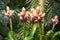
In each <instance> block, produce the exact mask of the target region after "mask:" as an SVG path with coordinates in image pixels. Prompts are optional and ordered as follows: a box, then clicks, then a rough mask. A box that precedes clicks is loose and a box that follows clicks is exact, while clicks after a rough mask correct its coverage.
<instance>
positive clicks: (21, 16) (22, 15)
mask: <svg viewBox="0 0 60 40" xmlns="http://www.w3.org/2000/svg"><path fill="white" fill-rule="evenodd" d="M18 16H19V18H20V20H21V21H23V22H25V21H26V19H27V16H28V14H27V12H26V9H25V8H24V7H23V8H22V12H21V13H19V14H18Z"/></svg>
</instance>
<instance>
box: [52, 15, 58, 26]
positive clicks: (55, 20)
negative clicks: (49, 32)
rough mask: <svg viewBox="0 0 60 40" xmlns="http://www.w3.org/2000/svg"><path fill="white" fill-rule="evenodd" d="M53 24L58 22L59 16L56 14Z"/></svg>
mask: <svg viewBox="0 0 60 40" xmlns="http://www.w3.org/2000/svg"><path fill="white" fill-rule="evenodd" d="M52 22H53V24H55V25H56V24H58V16H57V15H56V16H55V17H54V18H52Z"/></svg>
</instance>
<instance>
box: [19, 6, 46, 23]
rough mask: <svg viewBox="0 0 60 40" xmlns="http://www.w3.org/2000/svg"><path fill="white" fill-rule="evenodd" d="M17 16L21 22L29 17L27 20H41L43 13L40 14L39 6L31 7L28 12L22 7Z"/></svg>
mask: <svg viewBox="0 0 60 40" xmlns="http://www.w3.org/2000/svg"><path fill="white" fill-rule="evenodd" d="M18 16H19V18H20V20H22V21H23V22H24V21H26V19H27V18H29V20H30V21H31V22H33V23H34V22H38V21H41V20H42V19H43V18H44V16H45V13H43V14H42V12H40V8H39V7H37V8H36V9H34V8H31V9H30V11H29V12H27V11H26V9H25V8H24V7H23V8H22V12H21V13H19V14H18Z"/></svg>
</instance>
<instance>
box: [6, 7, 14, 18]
mask: <svg viewBox="0 0 60 40" xmlns="http://www.w3.org/2000/svg"><path fill="white" fill-rule="evenodd" d="M6 11H7V12H6V13H5V15H6V16H8V17H9V18H10V17H12V15H13V13H14V10H11V9H10V8H9V7H8V6H7V8H6Z"/></svg>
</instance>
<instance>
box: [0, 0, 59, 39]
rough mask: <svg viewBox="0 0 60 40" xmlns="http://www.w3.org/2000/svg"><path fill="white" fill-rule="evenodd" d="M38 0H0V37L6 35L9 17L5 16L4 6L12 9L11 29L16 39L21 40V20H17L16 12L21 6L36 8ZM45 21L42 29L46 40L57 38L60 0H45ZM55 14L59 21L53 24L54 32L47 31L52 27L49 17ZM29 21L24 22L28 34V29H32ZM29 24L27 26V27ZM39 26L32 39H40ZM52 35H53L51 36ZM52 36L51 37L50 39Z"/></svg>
mask: <svg viewBox="0 0 60 40" xmlns="http://www.w3.org/2000/svg"><path fill="white" fill-rule="evenodd" d="M39 1H40V0H0V35H1V38H3V39H4V38H5V37H7V36H8V35H7V34H8V32H9V29H10V27H9V18H8V17H7V16H5V15H4V14H5V13H6V6H9V7H10V8H11V9H12V10H14V15H13V17H12V23H13V31H14V34H15V36H16V39H19V40H22V39H23V38H22V36H23V30H24V29H23V27H22V25H23V24H22V22H21V21H20V20H19V17H18V16H17V14H18V13H20V12H21V9H22V7H25V8H26V9H27V10H30V8H32V7H33V8H36V7H37V6H40V3H39ZM44 5H45V13H46V15H45V22H44V28H45V29H44V31H45V34H46V33H47V34H46V35H47V37H48V38H47V39H46V40H53V39H54V40H59V37H60V27H59V26H60V15H59V14H60V0H45V3H44ZM55 15H57V16H58V19H59V23H58V24H57V25H56V26H55V28H54V30H53V31H54V32H53V31H49V30H51V28H52V25H53V23H52V21H51V18H53V17H54V16H55ZM30 25H31V23H30V22H29V21H28V22H27V23H26V30H28V31H26V34H25V35H28V33H29V31H30V30H31V29H32V27H30ZM28 26H29V27H28ZM39 30H40V29H39V27H38V28H37V30H36V32H35V34H34V36H33V39H32V40H40V31H39ZM53 35H54V36H53ZM51 37H52V39H51Z"/></svg>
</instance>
